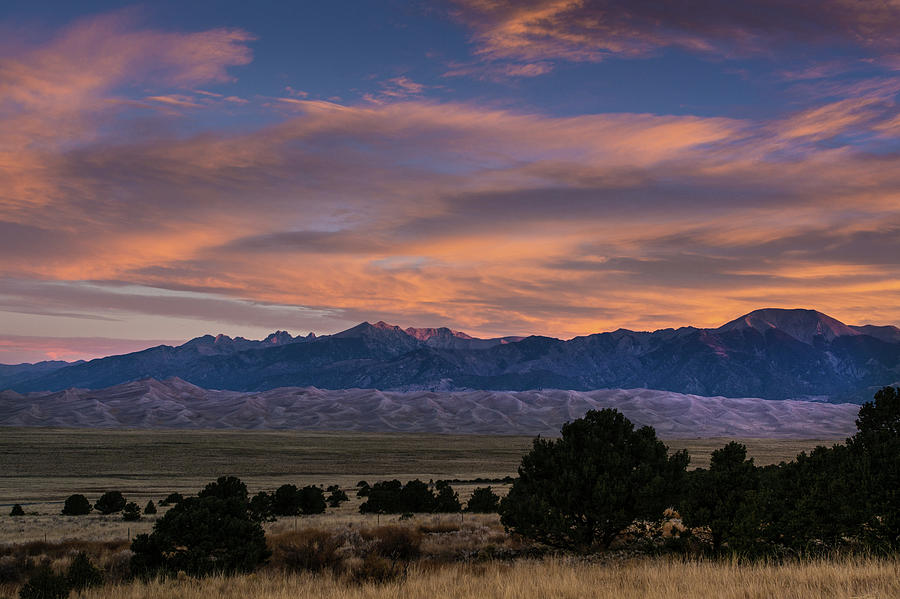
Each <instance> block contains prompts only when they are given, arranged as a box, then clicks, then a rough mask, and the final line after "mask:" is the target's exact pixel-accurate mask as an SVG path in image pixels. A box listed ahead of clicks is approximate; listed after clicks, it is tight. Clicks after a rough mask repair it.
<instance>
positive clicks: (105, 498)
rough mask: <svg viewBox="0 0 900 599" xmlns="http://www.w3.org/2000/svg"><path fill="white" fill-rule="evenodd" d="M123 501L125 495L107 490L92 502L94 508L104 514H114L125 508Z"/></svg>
mask: <svg viewBox="0 0 900 599" xmlns="http://www.w3.org/2000/svg"><path fill="white" fill-rule="evenodd" d="M125 503H126V501H125V497H124V496H123V495H122V493H121V492H119V491H107V492H106V493H104V494H103V495H101V496H100V499H98V500H97V503H95V504H94V509H95V510H97V511H98V512H100V513H101V514H104V515H108V514H115V513H116V512H121V511H122V510H123V509H124V508H125Z"/></svg>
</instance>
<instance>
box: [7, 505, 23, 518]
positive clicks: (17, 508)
mask: <svg viewBox="0 0 900 599" xmlns="http://www.w3.org/2000/svg"><path fill="white" fill-rule="evenodd" d="M9 515H10V516H24V515H25V510H23V509H22V506H21V505H19V504H18V503H17V504H16V505H14V506H12V510H11V511H10V512H9Z"/></svg>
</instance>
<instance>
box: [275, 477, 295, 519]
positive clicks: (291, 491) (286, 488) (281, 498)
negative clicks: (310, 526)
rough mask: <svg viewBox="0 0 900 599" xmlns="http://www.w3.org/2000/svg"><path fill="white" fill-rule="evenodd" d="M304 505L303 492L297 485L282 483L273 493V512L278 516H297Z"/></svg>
mask: <svg viewBox="0 0 900 599" xmlns="http://www.w3.org/2000/svg"><path fill="white" fill-rule="evenodd" d="M302 505H303V494H302V493H301V492H300V489H298V488H297V486H296V485H281V486H280V487H278V488H277V489H275V492H274V493H273V494H272V513H273V514H275V515H276V516H297V515H299V514H300V508H301V506H302Z"/></svg>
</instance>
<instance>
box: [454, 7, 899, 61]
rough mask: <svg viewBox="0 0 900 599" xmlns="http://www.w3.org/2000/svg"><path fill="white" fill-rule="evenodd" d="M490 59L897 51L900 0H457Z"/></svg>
mask: <svg viewBox="0 0 900 599" xmlns="http://www.w3.org/2000/svg"><path fill="white" fill-rule="evenodd" d="M453 3H454V5H455V6H456V11H455V14H456V15H457V17H458V18H459V19H460V20H461V21H462V22H464V23H465V24H467V25H468V26H469V27H470V28H471V29H472V30H473V39H474V41H475V43H476V45H477V51H478V52H479V53H480V54H481V55H483V56H485V57H487V58H489V59H495V60H496V59H504V60H505V59H514V60H525V61H540V60H554V59H562V60H570V61H599V60H603V59H604V58H606V57H608V56H612V55H617V56H626V57H637V56H645V55H647V54H650V53H652V52H654V51H656V50H658V49H661V48H665V47H677V48H682V49H685V50H688V51H692V52H698V53H703V54H716V55H722V54H724V55H734V54H746V53H764V54H765V53H770V52H772V51H773V50H774V48H775V47H776V46H779V45H789V44H790V43H796V42H799V43H803V44H818V43H827V42H837V43H840V44H852V45H857V46H862V47H867V48H873V49H875V50H876V51H878V52H887V53H888V55H890V52H891V51H892V50H893V51H896V50H897V48H898V41H897V37H896V35H895V33H896V30H897V27H898V25H900V7H898V6H897V5H896V4H895V3H883V2H881V3H874V2H872V3H864V2H845V1H844V0H826V1H824V2H817V3H812V4H810V3H802V2H798V3H784V2H780V1H777V0H765V1H762V2H760V1H756V2H748V1H746V0H734V1H732V2H720V3H712V4H710V3H697V2H689V1H685V0H681V1H677V0H676V1H671V0H670V1H668V2H662V3H659V2H635V1H623V0H527V1H519V0H515V1H513V0H454V2H453Z"/></svg>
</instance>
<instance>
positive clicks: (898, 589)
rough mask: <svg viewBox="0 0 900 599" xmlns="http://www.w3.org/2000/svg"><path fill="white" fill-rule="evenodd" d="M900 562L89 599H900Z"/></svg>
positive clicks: (337, 584)
mask: <svg viewBox="0 0 900 599" xmlns="http://www.w3.org/2000/svg"><path fill="white" fill-rule="evenodd" d="M898 573H900V565H898V563H897V562H895V561H882V560H874V559H872V560H856V561H815V562H808V563H799V564H786V565H755V566H750V565H743V566H736V565H733V564H729V563H721V562H718V563H717V562H703V561H694V562H681V561H677V560H666V559H641V560H632V561H628V562H625V563H619V564H615V563H614V564H591V563H577V562H575V563H573V562H567V561H560V560H546V561H537V562H533V561H520V562H515V563H511V564H507V563H496V562H495V563H488V564H475V565H453V566H449V567H444V568H438V569H424V570H417V569H414V570H412V571H411V572H410V573H409V574H408V575H407V576H406V577H405V578H404V579H403V580H400V581H396V582H391V583H388V584H372V583H367V584H362V585H353V584H349V585H348V584H347V583H346V582H344V581H342V580H339V579H336V578H335V577H333V576H330V575H321V574H320V575H312V574H284V573H278V574H274V573H273V574H268V575H251V576H241V577H237V578H229V579H226V578H212V579H206V580H202V581H197V580H190V579H184V580H180V581H165V582H161V583H160V582H156V583H150V584H148V585H145V584H128V585H123V586H113V587H106V588H102V589H99V590H96V591H92V592H87V593H85V594H84V595H83V596H84V597H85V598H86V599H112V598H116V599H132V598H133V599H139V598H140V599H176V598H177V599H201V598H207V597H220V598H222V599H232V598H233V599H239V598H243V597H260V598H262V597H265V598H267V599H288V598H291V599H304V598H310V599H312V598H315V599H337V598H340V599H364V598H365V599H388V598H394V597H408V598H409V599H419V598H421V599H434V598H435V597H440V598H442V599H457V598H458V599H470V598H473V597H478V598H485V599H492V598H498V599H500V598H504V599H505V598H512V597H515V598H518V599H550V598H552V599H569V598H571V599H582V598H584V597H592V598H595V599H699V598H706V599H711V598H715V599H772V598H773V597H777V598H779V599H823V598H829V599H882V598H890V597H898V596H900V576H898Z"/></svg>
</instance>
